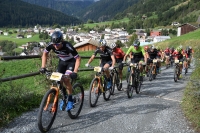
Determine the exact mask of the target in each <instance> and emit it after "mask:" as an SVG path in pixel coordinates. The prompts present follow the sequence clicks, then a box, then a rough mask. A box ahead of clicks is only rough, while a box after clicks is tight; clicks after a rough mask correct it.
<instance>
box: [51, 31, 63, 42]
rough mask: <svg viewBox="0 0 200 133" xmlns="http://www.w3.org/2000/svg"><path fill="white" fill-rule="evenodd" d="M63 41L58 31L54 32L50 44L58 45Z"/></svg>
mask: <svg viewBox="0 0 200 133" xmlns="http://www.w3.org/2000/svg"><path fill="white" fill-rule="evenodd" d="M62 40H63V34H62V33H61V32H60V31H54V32H53V34H52V35H51V42H52V43H60V42H61V41H62Z"/></svg>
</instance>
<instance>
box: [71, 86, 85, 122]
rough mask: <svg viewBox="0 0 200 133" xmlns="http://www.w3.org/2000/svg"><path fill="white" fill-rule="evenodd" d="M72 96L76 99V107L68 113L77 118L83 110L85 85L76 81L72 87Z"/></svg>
mask: <svg viewBox="0 0 200 133" xmlns="http://www.w3.org/2000/svg"><path fill="white" fill-rule="evenodd" d="M72 98H73V101H74V105H73V106H74V107H73V109H71V110H70V111H68V115H69V117H70V118H71V119H75V118H77V117H78V115H79V114H80V112H81V109H82V107H83V101H84V89H83V86H82V85H81V84H79V83H75V84H74V85H73V89H72Z"/></svg>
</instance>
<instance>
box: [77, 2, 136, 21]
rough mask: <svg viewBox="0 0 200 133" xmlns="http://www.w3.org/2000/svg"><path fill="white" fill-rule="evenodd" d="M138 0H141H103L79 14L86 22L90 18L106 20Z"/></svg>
mask: <svg viewBox="0 0 200 133" xmlns="http://www.w3.org/2000/svg"><path fill="white" fill-rule="evenodd" d="M138 1H139V0H101V1H98V2H95V3H93V4H92V5H90V6H89V7H87V8H86V9H83V11H81V12H79V13H78V14H77V16H80V19H82V20H83V21H85V22H86V21H87V20H88V19H91V20H93V21H100V22H101V21H106V20H110V19H113V17H114V16H115V15H116V14H117V13H120V12H123V11H124V10H126V9H127V8H128V7H129V6H132V5H134V4H136V3H137V2H138Z"/></svg>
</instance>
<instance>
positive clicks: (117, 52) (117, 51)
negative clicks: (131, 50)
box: [111, 43, 125, 90]
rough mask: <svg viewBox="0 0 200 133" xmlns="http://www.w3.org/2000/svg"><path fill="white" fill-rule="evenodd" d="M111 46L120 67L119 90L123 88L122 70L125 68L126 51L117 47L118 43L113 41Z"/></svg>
mask: <svg viewBox="0 0 200 133" xmlns="http://www.w3.org/2000/svg"><path fill="white" fill-rule="evenodd" d="M111 48H112V50H113V55H114V56H115V60H116V63H117V64H118V67H119V69H118V72H119V77H120V84H119V90H121V88H122V70H123V64H122V61H123V58H124V55H125V53H124V51H123V50H122V49H121V48H119V47H117V45H116V43H112V44H111Z"/></svg>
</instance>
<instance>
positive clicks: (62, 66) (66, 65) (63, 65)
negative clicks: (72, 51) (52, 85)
mask: <svg viewBox="0 0 200 133" xmlns="http://www.w3.org/2000/svg"><path fill="white" fill-rule="evenodd" d="M75 63H76V59H74V58H73V59H70V60H67V61H63V60H59V63H58V68H57V71H58V72H60V73H62V74H65V72H66V70H70V71H74V67H75Z"/></svg>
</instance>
